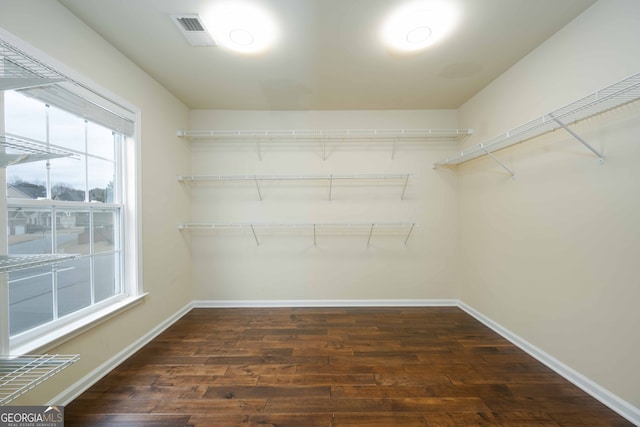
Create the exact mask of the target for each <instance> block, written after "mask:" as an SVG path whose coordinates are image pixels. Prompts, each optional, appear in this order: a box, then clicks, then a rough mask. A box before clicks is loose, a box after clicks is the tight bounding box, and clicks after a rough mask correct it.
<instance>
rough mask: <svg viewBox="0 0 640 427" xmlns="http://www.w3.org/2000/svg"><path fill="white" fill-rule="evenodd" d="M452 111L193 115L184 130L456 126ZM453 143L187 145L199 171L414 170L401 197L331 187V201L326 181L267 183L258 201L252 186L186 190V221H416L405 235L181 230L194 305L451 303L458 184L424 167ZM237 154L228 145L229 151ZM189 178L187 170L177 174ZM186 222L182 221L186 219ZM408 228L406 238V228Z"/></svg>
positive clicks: (361, 186) (344, 185)
mask: <svg viewBox="0 0 640 427" xmlns="http://www.w3.org/2000/svg"><path fill="white" fill-rule="evenodd" d="M456 127H457V114H456V112H455V111H298V112H291V111H270V112H259V111H256V112H252V111H246V112H234V111H192V113H191V128H192V129H201V130H204V129H216V130H233V129H245V130H250V129H271V130H278V129H305V130H308V129H398V128H414V129H415V128H456ZM454 146H455V144H453V143H451V142H446V143H443V142H442V141H440V142H429V143H415V142H411V143H400V144H398V146H397V148H396V152H395V156H394V159H392V158H391V157H392V156H391V155H392V144H390V143H388V142H380V141H377V142H367V143H357V142H346V141H345V142H340V143H338V144H329V145H327V159H326V160H323V157H322V148H321V147H322V146H321V144H320V143H315V144H313V143H307V144H303V143H296V142H292V141H289V142H281V141H280V142H279V141H266V142H262V143H261V147H262V157H263V159H262V161H260V160H259V158H258V152H257V149H256V145H255V143H254V142H247V143H242V142H237V141H236V142H235V144H220V143H218V144H216V143H213V144H212V143H196V144H193V157H192V170H191V172H190V173H192V174H195V175H199V174H219V175H238V174H250V175H254V174H259V175H260V174H280V175H310V174H311V175H328V174H406V173H410V174H414V177H412V178H411V179H410V181H409V186H408V188H407V191H406V196H405V200H400V195H401V193H402V184H403V183H402V182H395V183H394V184H390V183H383V184H382V185H381V186H373V185H371V183H370V182H369V183H367V182H361V183H355V182H351V181H349V182H344V181H343V182H335V183H334V185H333V191H332V201H331V202H329V200H328V192H329V187H328V183H327V182H323V183H287V182H280V183H272V184H268V183H265V184H263V186H262V194H263V198H264V200H263V201H262V202H260V201H259V198H258V195H257V191H256V188H255V185H253V184H252V183H251V182H249V183H226V184H215V185H214V184H191V185H189V184H185V192H186V193H189V194H190V196H191V199H192V212H193V218H192V220H193V221H194V222H238V221H241V222H376V221H377V222H417V223H418V228H416V229H415V230H414V232H413V233H412V235H411V237H410V239H409V241H408V242H407V245H406V246H404V244H403V243H404V239H405V235H404V234H401V235H381V234H380V233H378V232H376V231H374V234H373V236H372V239H371V245H370V246H369V247H367V239H368V231H367V230H364V231H363V232H361V233H357V234H355V235H352V234H351V233H346V234H344V233H343V234H339V235H324V234H318V236H317V246H316V247H314V245H313V234H312V232H311V231H309V230H306V231H298V232H294V233H287V234H282V233H280V234H278V233H275V232H271V233H265V232H260V231H259V232H258V235H259V238H260V240H261V244H260V246H258V245H256V242H255V241H254V238H253V236H252V234H251V230H244V231H242V232H227V233H224V232H201V231H191V232H184V234H185V239H186V240H188V241H190V242H191V243H192V260H193V278H194V292H195V299H196V300H205V301H212V300H213V301H229V300H241V301H252V300H262V301H264V300H272V301H273V300H276V301H277V300H298V301H315V302H318V301H322V300H334V301H335V300H373V299H440V298H455V297H456V268H455V259H456V250H457V234H458V229H457V212H458V207H457V178H456V177H455V175H453V174H447V173H444V174H438V173H434V172H433V171H432V170H431V167H430V166H431V164H432V163H433V161H435V160H436V159H437V158H439V157H442V156H446V155H447V154H449V153H450V152H451V150H452V148H454ZM234 147H235V148H234ZM184 173H185V174H188V173H189V171H186V170H185V171H184ZM185 220H186V221H188V218H185ZM404 233H406V231H404Z"/></svg>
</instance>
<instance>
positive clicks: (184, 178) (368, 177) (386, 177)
mask: <svg viewBox="0 0 640 427" xmlns="http://www.w3.org/2000/svg"><path fill="white" fill-rule="evenodd" d="M411 176H412V175H411V174H362V175H340V174H330V175H180V176H178V181H180V182H202V181H209V182H215V181H252V182H254V183H255V186H256V190H257V191H258V197H259V198H260V201H262V192H261V191H260V184H259V182H261V181H327V182H328V184H329V201H331V198H332V194H333V182H334V181H338V180H364V181H398V182H400V183H402V193H401V195H400V200H404V195H405V193H406V191H407V185H408V184H409V178H410V177H411Z"/></svg>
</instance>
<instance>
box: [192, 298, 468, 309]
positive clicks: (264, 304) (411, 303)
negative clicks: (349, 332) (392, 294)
mask: <svg viewBox="0 0 640 427" xmlns="http://www.w3.org/2000/svg"><path fill="white" fill-rule="evenodd" d="M457 306H458V300H455V299H368V300H361V299H358V300H338V299H336V300H333V299H330V300H254V301H247V300H200V301H194V302H193V307H194V308H251V307H255V308H273V307H457Z"/></svg>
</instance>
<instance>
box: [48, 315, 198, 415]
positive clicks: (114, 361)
mask: <svg viewBox="0 0 640 427" xmlns="http://www.w3.org/2000/svg"><path fill="white" fill-rule="evenodd" d="M192 308H193V303H189V304H187V305H185V306H184V307H182V308H181V309H180V310H178V311H177V312H176V313H174V314H173V315H172V316H171V317H169V318H168V319H166V320H165V321H163V322H162V323H160V324H159V325H158V326H156V327H155V328H153V329H152V330H150V331H149V332H147V333H146V334H145V335H143V336H142V337H140V338H139V339H137V340H136V341H134V342H133V343H131V344H130V345H129V346H127V347H126V348H124V349H123V350H122V351H120V352H119V353H118V354H116V355H114V356H113V357H111V358H110V359H109V360H107V361H106V362H104V363H103V364H101V365H100V366H98V367H97V368H95V369H94V370H93V371H91V372H90V373H89V374H87V375H85V376H84V378H82V379H81V380H80V381H77V382H76V383H75V384H73V385H72V386H71V387H69V388H68V389H66V390H65V391H63V392H62V393H60V394H58V395H57V396H56V397H54V398H53V399H51V401H50V402H49V403H47V405H67V404H69V403H70V402H71V401H72V400H73V399H75V398H76V397H78V396H80V395H81V394H82V393H84V392H85V391H86V390H87V389H89V387H91V386H92V385H94V384H95V383H97V382H98V381H99V380H100V379H101V378H102V377H104V376H105V375H107V374H108V373H109V372H111V371H112V370H113V369H115V368H116V367H117V366H118V365H120V364H121V363H122V362H124V361H125V360H127V359H128V358H129V357H131V356H132V355H133V354H134V353H135V352H136V351H138V350H140V349H141V348H142V347H144V346H145V345H146V344H147V343H149V342H150V341H151V340H153V339H154V338H155V337H157V336H158V335H160V334H161V333H162V332H163V331H165V330H166V329H167V328H168V327H169V326H171V325H173V324H174V323H175V322H176V321H177V320H178V319H180V318H181V317H182V316H184V315H185V314H187V313H188V312H189V311H190V310H191V309H192Z"/></svg>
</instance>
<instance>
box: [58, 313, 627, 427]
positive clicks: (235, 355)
mask: <svg viewBox="0 0 640 427" xmlns="http://www.w3.org/2000/svg"><path fill="white" fill-rule="evenodd" d="M235 425H260V426H264V425H267V426H295V427H302V426H438V427H439V426H494V425H495V426H518V427H523V426H556V427H557V426H580V427H584V426H630V425H631V424H630V423H628V422H627V421H626V420H624V419H623V418H622V417H620V416H618V415H617V414H615V413H614V412H612V411H611V410H609V409H608V408H606V407H605V406H604V405H602V404H601V403H599V402H598V401H596V400H595V399H593V398H591V397H589V396H588V395H587V394H585V393H584V392H582V391H581V390H580V389H578V388H577V387H575V386H573V385H572V384H570V383H569V382H567V381H566V380H564V379H563V378H562V377H560V376H559V375H557V374H555V373H554V372H553V371H551V370H550V369H549V368H547V367H545V366H544V365H542V364H541V363H539V362H537V361H536V360H534V359H533V358H531V357H530V356H528V355H527V354H525V353H524V352H523V351H521V350H520V349H518V348H517V347H515V346H514V345H512V344H511V343H509V342H508V341H506V340H505V339H503V338H501V337H500V336H499V335H497V334H496V333H494V332H493V331H492V330H490V329H488V328H487V327H485V326H484V325H482V324H481V323H479V322H478V321H476V320H475V319H473V318H472V317H471V316H469V315H468V314H466V313H465V312H463V311H462V310H460V309H458V308H453V307H426V308H322V309H320V308H277V309H194V310H192V311H191V312H189V313H188V314H187V315H186V316H184V317H183V318H182V319H180V320H179V321H178V322H176V323H175V324H174V325H173V326H172V327H171V328H169V329H168V330H166V331H165V332H164V333H162V334H161V335H160V336H158V337H157V338H156V339H155V340H153V341H152V342H151V343H149V344H148V345H147V346H145V347H144V348H143V349H142V350H140V351H139V352H137V353H136V354H135V355H133V356H132V357H131V358H130V359H128V360H127V361H125V362H124V363H123V364H122V365H120V366H119V367H118V368H116V369H115V370H114V371H112V372H111V373H109V374H108V375H107V376H106V377H104V378H103V379H102V380H101V381H99V382H98V383H96V384H95V385H94V386H93V387H91V388H90V389H89V390H87V391H86V392H85V393H83V394H82V395H81V396H79V397H78V398H77V399H76V400H74V401H73V402H72V403H70V404H69V405H67V406H66V408H65V426H66V427H72V426H82V427H91V426H117V427H124V426H132V427H133V426H136V427H137V426H141V427H146V426H149V427H150V426H154V427H156V426H157V427H195V426H198V427H200V426H203V427H209V426H235Z"/></svg>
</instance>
